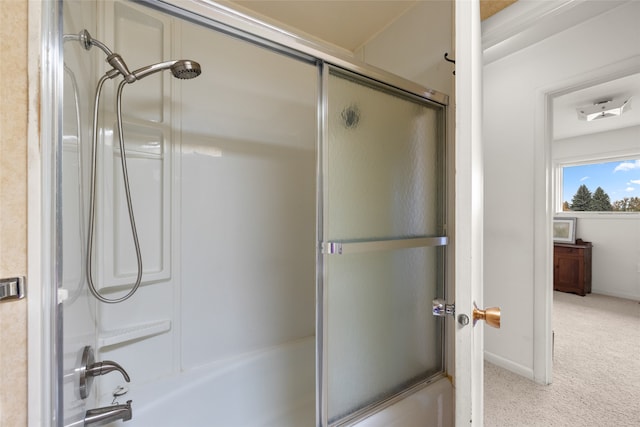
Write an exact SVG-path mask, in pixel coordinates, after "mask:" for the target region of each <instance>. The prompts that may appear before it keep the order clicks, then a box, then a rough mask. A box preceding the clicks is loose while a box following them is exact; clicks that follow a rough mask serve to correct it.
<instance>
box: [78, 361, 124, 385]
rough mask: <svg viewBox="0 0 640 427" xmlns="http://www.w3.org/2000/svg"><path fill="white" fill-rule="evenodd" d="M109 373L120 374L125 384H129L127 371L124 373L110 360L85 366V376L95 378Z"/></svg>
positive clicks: (121, 368)
mask: <svg viewBox="0 0 640 427" xmlns="http://www.w3.org/2000/svg"><path fill="white" fill-rule="evenodd" d="M111 371H118V372H120V373H121V374H122V376H123V377H124V380H125V381H126V382H131V379H130V378H129V374H127V371H125V370H124V368H123V367H122V366H120V365H119V364H117V363H116V362H113V361H111V360H105V361H103V362H96V363H92V364H91V365H89V366H87V369H86V371H85V372H86V375H88V376H92V377H97V376H100V375H104V374H108V373H109V372H111Z"/></svg>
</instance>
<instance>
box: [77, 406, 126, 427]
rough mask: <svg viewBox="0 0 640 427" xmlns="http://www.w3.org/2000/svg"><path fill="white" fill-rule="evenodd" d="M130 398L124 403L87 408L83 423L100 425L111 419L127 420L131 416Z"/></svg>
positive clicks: (111, 420)
mask: <svg viewBox="0 0 640 427" xmlns="http://www.w3.org/2000/svg"><path fill="white" fill-rule="evenodd" d="M132 415H133V414H132V412H131V400H128V401H127V403H125V404H124V405H111V406H105V407H103V408H95V409H89V410H88V411H87V412H86V414H85V416H84V425H85V427H86V426H101V425H105V424H109V423H110V422H113V421H118V420H122V421H129V420H130V419H131V417H132Z"/></svg>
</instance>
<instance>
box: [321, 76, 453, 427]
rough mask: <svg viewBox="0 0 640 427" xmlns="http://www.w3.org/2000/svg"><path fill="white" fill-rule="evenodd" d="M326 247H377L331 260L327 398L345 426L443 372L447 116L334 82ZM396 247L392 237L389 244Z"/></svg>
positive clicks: (332, 417) (333, 417) (327, 267)
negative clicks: (435, 311)
mask: <svg viewBox="0 0 640 427" xmlns="http://www.w3.org/2000/svg"><path fill="white" fill-rule="evenodd" d="M328 81H329V82H328V83H329V86H328V98H327V99H328V106H327V127H328V135H327V136H328V138H327V139H326V140H325V147H324V158H323V162H324V182H325V193H324V224H323V225H324V229H323V234H324V241H325V243H326V242H331V241H343V242H345V241H346V242H367V241H372V242H379V241H382V242H383V244H382V247H380V246H377V249H376V250H375V251H370V252H364V253H352V254H347V253H346V252H345V254H344V255H339V254H331V255H325V256H324V293H325V298H324V301H325V304H326V305H325V307H324V315H325V322H324V325H325V328H326V330H325V337H326V342H325V351H324V354H325V357H326V377H325V378H326V393H327V396H326V401H327V408H328V414H327V417H328V420H329V422H330V423H338V422H340V421H341V420H342V419H343V418H345V417H349V416H351V415H354V414H355V416H357V415H358V414H357V413H358V411H360V410H362V409H364V408H367V407H368V406H370V405H373V404H375V403H378V402H380V401H382V400H384V399H387V398H390V397H392V396H394V395H396V394H398V393H400V392H402V391H403V390H405V389H406V388H408V387H411V386H413V385H415V384H417V383H420V382H422V381H424V380H426V379H428V378H430V377H433V376H434V375H436V374H438V373H440V372H442V370H443V324H442V321H441V319H438V318H435V317H434V316H433V315H432V314H431V301H432V300H433V299H435V298H438V297H441V296H442V295H443V283H444V277H443V275H444V273H443V266H444V253H445V250H444V247H437V246H436V247H418V248H411V249H393V247H394V245H388V249H385V246H384V245H385V243H384V241H391V240H393V241H394V242H398V241H407V239H409V238H413V237H417V236H439V235H442V233H443V230H444V224H443V222H442V219H443V218H444V203H443V198H442V196H443V194H444V185H443V180H442V179H441V178H440V177H441V176H442V169H441V167H442V165H443V164H444V158H443V155H442V154H443V141H442V138H443V134H442V131H441V120H442V114H443V109H442V108H441V107H439V106H433V105H431V104H429V103H426V102H424V101H419V100H417V99H415V98H412V97H409V96H404V95H403V94H401V93H396V92H393V91H391V90H389V89H384V88H382V87H379V86H376V85H369V84H366V83H362V82H360V81H359V80H357V79H354V78H351V77H350V76H343V75H342V74H341V73H340V74H338V73H332V74H331V75H330V76H329V79H328ZM386 243H390V242H386Z"/></svg>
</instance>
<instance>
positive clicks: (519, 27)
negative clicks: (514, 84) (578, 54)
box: [482, 0, 632, 65]
mask: <svg viewBox="0 0 640 427" xmlns="http://www.w3.org/2000/svg"><path fill="white" fill-rule="evenodd" d="M629 1H632V0H609V1H589V0H552V1H526V0H520V1H518V2H516V3H514V4H512V5H511V6H509V7H507V8H505V9H503V10H502V11H500V12H498V13H497V14H495V15H494V16H492V17H490V18H488V19H486V20H485V21H484V22H483V23H482V48H483V50H484V63H485V65H486V64H489V63H491V62H494V61H497V60H499V59H501V58H504V57H505V56H508V55H510V54H512V53H515V52H518V51H519V50H522V49H524V48H526V47H527V46H531V45H533V44H535V43H538V42H539V41H541V40H544V39H546V38H548V37H551V36H553V35H554V34H557V33H560V32H562V31H564V30H566V29H567V28H570V27H573V26H574V25H577V24H580V23H582V22H585V21H587V20H589V19H591V18H593V17H595V16H597V15H600V14H601V13H604V12H607V11H609V10H612V9H614V8H616V7H618V6H621V5H623V4H625V3H628V2H629Z"/></svg>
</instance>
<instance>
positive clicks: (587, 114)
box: [576, 99, 630, 122]
mask: <svg viewBox="0 0 640 427" xmlns="http://www.w3.org/2000/svg"><path fill="white" fill-rule="evenodd" d="M629 108H630V104H629V99H605V100H602V101H598V102H596V103H594V104H592V105H588V106H586V107H581V108H578V109H576V111H577V112H578V118H579V119H580V120H586V121H588V122H590V121H593V120H598V119H604V118H607V117H617V116H620V115H622V113H624V112H625V111H626V110H628V109H629Z"/></svg>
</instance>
